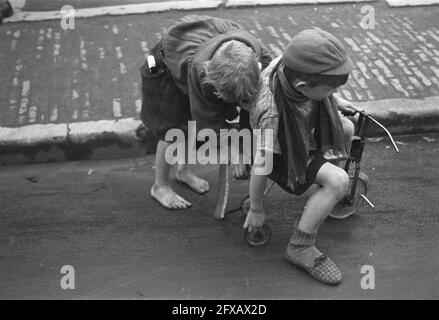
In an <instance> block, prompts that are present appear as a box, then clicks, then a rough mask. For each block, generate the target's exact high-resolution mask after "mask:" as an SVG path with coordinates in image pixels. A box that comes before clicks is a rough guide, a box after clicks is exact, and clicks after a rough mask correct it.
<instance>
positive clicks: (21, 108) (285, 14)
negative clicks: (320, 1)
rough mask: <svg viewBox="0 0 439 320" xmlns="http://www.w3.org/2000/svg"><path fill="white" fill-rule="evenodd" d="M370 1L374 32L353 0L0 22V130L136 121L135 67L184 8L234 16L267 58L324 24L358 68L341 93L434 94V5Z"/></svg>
mask: <svg viewBox="0 0 439 320" xmlns="http://www.w3.org/2000/svg"><path fill="white" fill-rule="evenodd" d="M29 3H31V2H29ZM50 3H53V2H50ZM110 4H111V3H110ZM370 4H371V5H373V7H374V8H375V15H376V25H375V29H373V30H365V29H362V28H361V26H360V22H361V18H362V16H363V15H362V13H361V7H362V5H361V4H357V5H353V4H339V5H318V6H313V5H305V6H274V7H257V8H251V7H250V8H240V9H230V8H229V9H225V8H220V9H217V10H202V11H190V12H188V11H170V12H163V13H155V14H144V15H126V16H100V17H95V18H88V19H77V20H76V23H75V29H74V30H63V29H61V27H60V21H58V20H51V21H42V22H32V23H23V22H22V23H7V24H4V25H2V26H1V27H0V43H2V44H4V45H2V47H1V49H0V62H1V63H0V101H2V107H1V108H0V126H7V127H16V126H23V125H27V124H34V123H71V122H77V121H88V120H101V119H120V118H126V117H135V118H138V114H139V111H140V104H141V103H140V92H139V86H140V77H139V73H138V69H139V68H140V66H141V65H142V63H143V61H144V59H145V56H146V55H147V54H148V52H149V48H150V47H151V46H153V45H154V44H155V42H156V41H157V39H158V38H159V37H160V36H161V34H162V33H163V31H164V30H165V29H166V28H167V27H169V26H170V25H171V24H172V23H173V22H174V21H175V20H176V19H177V18H179V17H181V16H183V15H186V14H190V13H197V14H208V15H214V16H218V17H223V18H229V19H232V20H235V21H237V22H239V23H241V24H243V25H244V26H245V27H246V28H248V29H249V30H250V31H251V32H252V33H254V34H256V35H258V37H260V38H261V39H262V41H263V42H264V43H266V45H267V46H268V47H269V48H270V50H271V51H273V53H275V54H279V53H280V52H281V50H282V49H283V48H284V46H285V45H286V44H287V43H288V41H289V39H290V38H291V37H292V36H294V34H295V33H296V32H298V31H300V30H302V29H305V28H310V27H313V26H318V27H321V28H324V29H326V30H329V31H330V32H332V33H334V34H335V35H336V36H337V37H339V38H340V39H342V40H343V41H344V43H345V45H346V46H347V48H348V49H349V51H350V53H351V55H352V57H353V60H354V62H355V65H356V66H355V69H354V71H353V73H352V77H351V80H350V81H349V83H348V84H347V85H346V86H345V87H344V88H343V90H342V91H341V93H342V95H344V96H345V97H346V98H348V99H352V100H355V101H367V100H378V99H392V98H424V97H428V96H437V95H439V58H438V57H439V24H438V20H437V16H438V15H439V6H432V7H415V8H389V7H388V6H387V5H386V4H385V3H383V2H377V3H370ZM29 5H30V4H29Z"/></svg>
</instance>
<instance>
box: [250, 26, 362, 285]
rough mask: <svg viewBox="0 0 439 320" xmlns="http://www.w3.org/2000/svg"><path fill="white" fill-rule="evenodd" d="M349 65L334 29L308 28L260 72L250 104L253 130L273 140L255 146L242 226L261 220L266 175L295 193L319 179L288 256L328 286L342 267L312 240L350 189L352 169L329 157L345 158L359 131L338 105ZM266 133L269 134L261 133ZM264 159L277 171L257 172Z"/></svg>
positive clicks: (338, 278)
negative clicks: (341, 112) (330, 30)
mask: <svg viewBox="0 0 439 320" xmlns="http://www.w3.org/2000/svg"><path fill="white" fill-rule="evenodd" d="M350 70H351V61H350V59H349V57H348V55H347V53H346V50H345V48H344V47H343V45H342V44H341V43H340V42H339V41H338V40H337V39H336V38H335V37H334V36H333V35H332V34H330V33H328V32H325V31H323V30H320V29H312V30H305V31H302V32H300V33H299V34H297V35H296V36H295V37H294V38H293V39H292V40H291V42H290V43H289V45H288V46H287V48H286V50H285V51H284V53H283V55H282V56H281V57H278V58H276V59H275V60H273V61H272V62H271V63H270V65H269V66H268V67H267V68H266V69H265V70H264V71H263V72H262V74H261V87H260V89H259V91H258V95H257V97H256V101H255V104H254V105H252V106H251V108H249V112H250V123H251V125H252V127H253V128H254V129H262V131H264V130H272V132H273V139H272V140H271V141H270V140H269V139H260V141H258V142H257V144H256V154H255V159H254V163H255V164H254V165H253V170H252V173H251V177H250V210H249V212H248V214H247V218H246V221H245V223H244V228H248V229H249V231H252V230H255V229H257V228H259V227H261V226H262V225H263V222H264V220H265V212H264V209H263V194H264V190H265V185H266V180H267V177H269V178H270V179H272V180H273V181H274V182H276V183H277V184H278V185H279V186H280V187H282V188H283V189H284V190H286V191H287V192H289V193H292V194H296V195H300V194H303V193H304V192H305V191H306V190H307V189H308V188H309V187H310V186H311V185H312V184H313V183H315V184H317V185H318V186H319V188H318V189H317V191H316V192H314V193H313V194H312V195H311V197H310V198H309V199H308V201H307V203H306V206H305V208H304V211H303V213H302V215H301V217H300V219H298V220H297V221H296V223H295V224H294V228H293V234H292V237H291V240H290V242H289V244H288V246H287V249H286V251H285V258H286V259H287V260H288V261H289V262H290V263H292V264H293V265H296V266H298V267H301V268H303V269H305V270H306V271H307V272H308V273H309V274H310V275H311V276H312V277H314V278H316V279H317V280H319V281H321V282H323V283H325V284H329V285H336V284H339V283H340V282H341V272H340V270H339V269H338V268H337V266H336V265H335V264H334V263H333V262H332V261H331V259H330V258H329V257H327V256H325V255H324V254H322V253H321V252H320V251H319V250H318V249H317V248H316V246H315V244H314V243H315V237H316V234H317V230H318V228H319V226H320V224H321V223H322V222H323V221H324V220H325V218H326V217H327V216H328V214H329V213H330V212H331V210H332V209H333V207H334V206H335V204H336V203H337V202H338V201H339V200H341V199H342V198H343V197H345V195H347V193H348V189H349V177H348V175H347V173H346V172H345V171H344V170H343V169H341V168H340V167H338V166H337V165H334V164H332V163H330V162H328V160H327V158H332V160H333V159H334V158H337V157H343V156H346V154H347V147H348V145H349V143H350V139H351V137H352V134H353V128H354V126H353V123H352V122H351V121H349V120H347V119H346V118H344V119H343V120H342V119H341V117H340V115H339V112H338V110H337V107H338V102H339V103H340V104H343V105H344V106H347V105H349V103H348V102H347V101H346V100H342V99H340V98H338V97H336V96H334V95H332V94H333V92H334V91H335V90H336V89H337V87H339V86H341V85H343V84H344V83H346V81H347V79H348V76H349V72H350ZM261 136H262V137H266V136H269V135H264V133H263V132H262V135H261ZM270 154H271V155H272V157H271V156H270ZM262 159H272V160H273V164H272V171H271V172H263V174H261V172H260V171H259V172H258V171H257V169H258V168H259V169H260V168H262V166H259V165H257V164H258V163H261V161H262ZM264 167H269V168H270V167H271V166H267V165H265V166H264Z"/></svg>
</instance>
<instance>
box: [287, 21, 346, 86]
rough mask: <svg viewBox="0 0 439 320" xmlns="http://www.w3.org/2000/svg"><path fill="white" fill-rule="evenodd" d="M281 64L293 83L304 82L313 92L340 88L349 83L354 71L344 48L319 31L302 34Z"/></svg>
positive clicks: (290, 47)
mask: <svg viewBox="0 0 439 320" xmlns="http://www.w3.org/2000/svg"><path fill="white" fill-rule="evenodd" d="M281 61H282V63H283V65H284V73H285V76H286V77H287V79H288V81H289V82H290V83H292V82H293V81H294V80H296V79H300V80H302V81H305V82H307V84H308V86H309V87H311V88H312V87H316V86H318V85H328V86H330V87H333V88H336V87H339V86H341V85H343V84H345V83H346V81H347V80H348V77H349V73H350V71H351V69H352V61H351V60H350V58H349V56H348V53H347V51H346V49H345V48H344V46H343V44H342V43H341V42H340V41H339V40H338V39H337V38H336V37H335V36H333V35H332V34H331V33H329V32H326V31H323V30H321V29H318V28H316V29H308V30H304V31H302V32H300V33H298V34H297V35H296V36H295V37H294V38H293V39H292V40H291V41H290V43H289V44H288V46H287V48H286V49H285V51H284V53H283V55H282V59H281Z"/></svg>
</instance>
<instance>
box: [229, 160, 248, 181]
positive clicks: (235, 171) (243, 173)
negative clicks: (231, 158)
mask: <svg viewBox="0 0 439 320" xmlns="http://www.w3.org/2000/svg"><path fill="white" fill-rule="evenodd" d="M231 167H232V175H233V177H234V178H235V179H237V180H245V179H248V178H249V166H248V165H246V164H232V165H231Z"/></svg>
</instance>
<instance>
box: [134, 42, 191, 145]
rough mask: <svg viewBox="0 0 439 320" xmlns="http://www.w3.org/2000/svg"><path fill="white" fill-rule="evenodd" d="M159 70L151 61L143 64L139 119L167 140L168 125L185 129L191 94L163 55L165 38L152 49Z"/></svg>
mask: <svg viewBox="0 0 439 320" xmlns="http://www.w3.org/2000/svg"><path fill="white" fill-rule="evenodd" d="M151 55H153V56H154V58H155V60H156V65H157V71H156V72H155V73H151V72H150V71H149V68H148V63H147V62H145V64H144V65H143V66H142V68H141V70H140V73H141V76H142V109H141V112H140V119H141V120H142V121H143V123H144V124H145V125H146V127H147V128H148V129H149V130H150V131H151V133H152V134H153V135H154V136H155V138H157V139H159V140H165V135H166V132H167V131H168V130H169V129H174V128H176V129H181V130H183V132H185V133H186V131H187V124H188V121H189V120H190V119H191V113H190V105H189V96H188V95H187V94H185V93H183V91H181V90H180V89H179V88H178V87H177V85H176V84H175V81H174V79H173V78H172V76H171V73H170V72H169V70H168V68H167V67H166V65H165V64H164V63H163V58H162V42H161V41H159V42H158V43H157V44H156V45H155V46H154V48H153V49H152V50H151Z"/></svg>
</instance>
